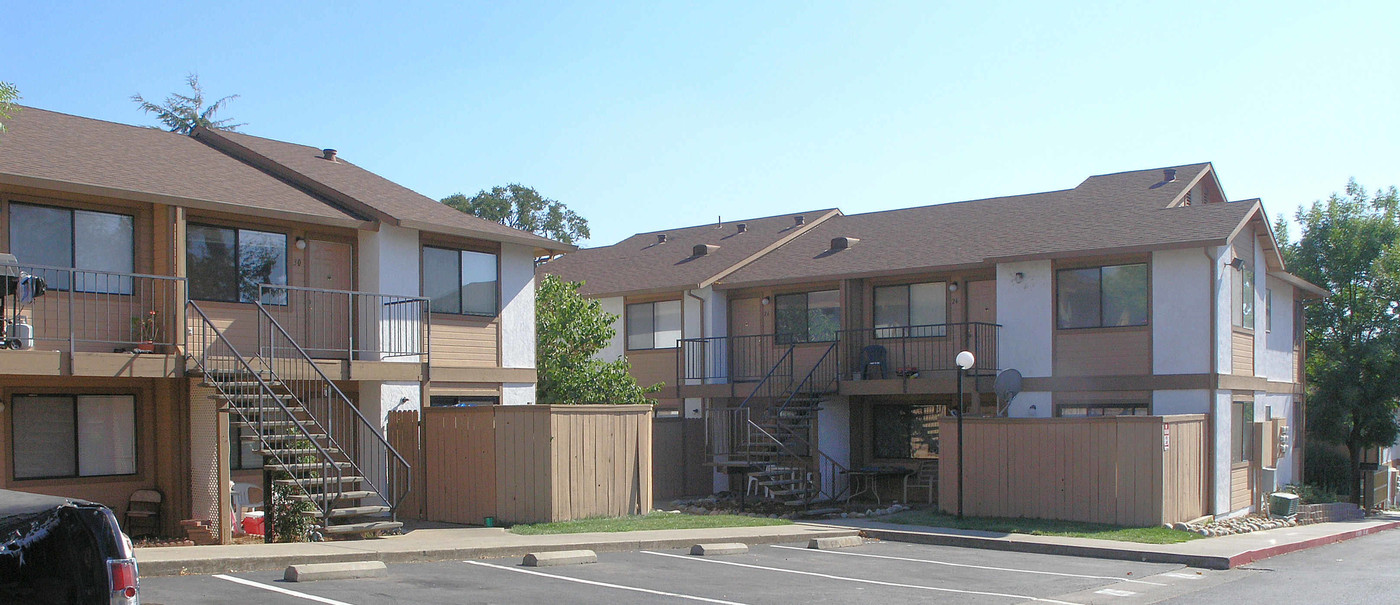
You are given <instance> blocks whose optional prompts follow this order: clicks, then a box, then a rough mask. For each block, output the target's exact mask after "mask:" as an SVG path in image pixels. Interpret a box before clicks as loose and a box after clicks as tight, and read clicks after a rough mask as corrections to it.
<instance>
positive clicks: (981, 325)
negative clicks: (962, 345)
mask: <svg viewBox="0 0 1400 605" xmlns="http://www.w3.org/2000/svg"><path fill="white" fill-rule="evenodd" d="M967 321H968V324H969V325H968V327H967V348H968V349H970V350H971V351H972V353H973V354H974V355H976V356H977V365H976V366H975V367H976V368H977V369H978V370H980V371H989V370H995V369H997V340H996V337H997V334H996V328H994V327H992V326H991V325H987V324H995V323H996V322H997V282H996V280H992V279H985V280H980V281H970V282H967Z"/></svg>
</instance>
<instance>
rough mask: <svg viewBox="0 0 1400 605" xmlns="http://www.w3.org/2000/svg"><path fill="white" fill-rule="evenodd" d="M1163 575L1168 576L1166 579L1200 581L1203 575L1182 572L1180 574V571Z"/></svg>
mask: <svg viewBox="0 0 1400 605" xmlns="http://www.w3.org/2000/svg"><path fill="white" fill-rule="evenodd" d="M1162 575H1164V576H1166V577H1168V578H1176V579H1178V580H1199V579H1201V575H1200V574H1189V573H1181V572H1179V571H1173V572H1169V573H1164V574H1162Z"/></svg>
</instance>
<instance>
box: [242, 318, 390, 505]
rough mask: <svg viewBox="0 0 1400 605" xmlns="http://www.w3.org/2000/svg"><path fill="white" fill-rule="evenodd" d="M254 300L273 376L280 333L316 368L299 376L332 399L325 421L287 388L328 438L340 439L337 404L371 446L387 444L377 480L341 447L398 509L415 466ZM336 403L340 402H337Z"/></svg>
mask: <svg viewBox="0 0 1400 605" xmlns="http://www.w3.org/2000/svg"><path fill="white" fill-rule="evenodd" d="M254 302H255V304H256V305H257V307H258V312H259V320H260V321H266V322H267V323H268V341H267V342H266V343H264V342H263V341H262V332H263V331H262V330H261V329H259V330H258V351H259V354H262V353H263V352H264V345H266V347H265V352H266V354H267V365H268V371H269V372H270V373H271V374H272V375H273V376H274V377H279V379H280V374H278V372H277V370H276V363H277V355H276V353H277V349H278V347H277V346H276V345H275V344H274V343H273V337H274V336H277V335H280V336H281V337H282V338H283V339H285V340H286V342H287V344H288V345H290V347H285V348H290V349H291V350H294V351H295V352H296V356H295V358H293V359H292V360H291V361H292V362H294V363H302V364H304V365H303V366H301V367H308V368H310V369H311V370H312V372H314V378H303V377H298V378H300V379H301V380H308V379H309V380H311V381H312V382H314V383H316V384H315V385H313V387H320V388H321V389H322V390H323V391H324V392H325V393H326V395H325V396H326V397H327V398H329V399H331V401H330V402H329V403H330V405H328V406H327V416H328V418H327V419H326V420H325V421H322V419H321V418H319V417H317V415H316V413H315V410H314V408H313V407H312V406H311V405H308V403H309V402H307V401H305V399H306V398H304V397H302V396H300V395H298V394H297V392H296V390H295V389H291V388H289V389H288V391H289V392H290V393H291V394H292V397H293V398H295V399H296V400H297V401H298V402H299V403H301V404H302V407H303V408H305V409H306V410H307V413H308V414H309V415H310V416H311V417H312V418H313V419H314V420H315V421H316V422H317V423H318V424H320V425H321V426H322V427H323V428H324V429H325V430H326V436H327V439H328V440H330V441H331V442H332V443H336V442H337V440H336V439H335V438H334V433H333V431H334V430H335V429H336V428H338V427H339V426H340V425H339V424H337V423H336V420H337V417H336V410H337V408H339V409H343V410H349V413H350V416H349V417H348V419H349V420H350V421H351V422H352V423H354V422H358V426H360V427H361V428H362V429H365V430H364V431H362V433H368V434H369V435H372V436H373V440H371V441H370V443H369V445H370V447H371V448H372V449H373V448H375V447H376V446H382V447H383V448H384V451H385V452H386V453H387V454H388V456H386V457H385V462H386V465H385V466H386V467H387V468H386V470H387V471H388V472H387V476H386V477H384V481H382V482H377V481H376V478H375V477H373V476H371V475H370V474H369V473H366V472H364V470H363V469H362V468H361V467H360V464H359V462H358V461H357V460H356V458H357V457H358V456H353V455H349V454H348V453H349V452H350V451H351V450H350V449H349V448H348V447H344V446H342V447H341V451H342V452H346V453H347V455H346V456H345V457H346V458H347V459H348V461H349V463H350V465H351V468H353V469H354V470H355V475H356V476H359V477H362V478H363V480H364V482H365V483H366V484H367V485H369V486H370V487H372V488H374V491H375V492H376V493H378V494H379V495H380V497H381V498H383V499H384V501H385V502H386V503H388V504H389V506H391V507H392V508H393V509H394V511H395V512H396V513H397V510H398V507H399V505H400V504H402V503H403V500H404V498H406V497H407V496H408V490H409V489H410V487H409V486H411V485H412V472H413V469H412V467H411V466H410V465H409V464H408V461H407V460H405V459H404V457H403V456H402V455H401V454H399V452H398V450H396V449H394V446H392V445H390V444H389V441H388V440H387V439H385V438H384V435H383V434H382V433H381V432H380V431H379V430H377V427H376V426H375V425H373V424H370V422H369V420H367V419H366V418H365V417H364V415H363V414H361V413H360V410H359V409H358V408H357V407H355V404H354V403H353V402H351V401H350V398H349V397H347V396H346V395H345V393H344V392H343V391H341V390H340V387H338V386H336V384H335V382H334V381H332V380H331V379H330V378H329V377H328V376H326V373H325V372H323V371H321V368H320V366H318V365H317V364H316V362H315V360H313V359H312V358H311V355H309V354H307V352H306V350H305V349H302V348H301V345H300V344H297V342H296V340H295V339H293V338H292V337H291V335H290V334H288V333H287V331H286V329H284V328H283V327H282V324H280V323H278V321H277V319H276V318H274V317H272V315H271V314H270V313H268V311H267V308H266V307H264V306H263V304H262V302H261V301H254ZM292 367H296V366H289V368H292ZM316 379H319V380H316ZM283 382H284V383H285V381H283ZM308 392H309V391H308ZM335 404H340V405H339V406H335ZM342 419H344V417H342ZM363 440H364V435H363V434H362V435H360V441H361V443H363ZM361 443H357V444H356V445H357V446H359V445H360V444H361ZM370 454H371V456H372V458H371V459H377V458H375V457H373V456H374V454H375V452H370ZM394 462H397V463H398V464H397V465H395V464H394ZM398 466H402V467H403V477H402V481H401V480H400V477H399V473H398V471H399V469H398ZM381 485H386V486H387V487H381ZM399 485H403V486H404V490H403V491H402V493H400V492H399V490H398V486H399ZM323 522H326V523H329V517H326V518H324V519H323Z"/></svg>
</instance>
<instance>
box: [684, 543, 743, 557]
mask: <svg viewBox="0 0 1400 605" xmlns="http://www.w3.org/2000/svg"><path fill="white" fill-rule="evenodd" d="M746 552H749V545H748V544H744V543H743V542H726V543H723V544H696V545H695V546H692V547H690V554H692V555H695V556H697V557H713V556H717V555H742V554H744V553H746Z"/></svg>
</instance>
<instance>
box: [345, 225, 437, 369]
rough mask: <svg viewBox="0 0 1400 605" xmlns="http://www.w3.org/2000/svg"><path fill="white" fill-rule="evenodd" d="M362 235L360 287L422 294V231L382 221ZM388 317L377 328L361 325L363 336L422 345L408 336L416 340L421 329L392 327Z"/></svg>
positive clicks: (404, 345) (407, 359)
mask: <svg viewBox="0 0 1400 605" xmlns="http://www.w3.org/2000/svg"><path fill="white" fill-rule="evenodd" d="M359 237H360V242H359V246H358V248H357V251H356V254H358V255H359V256H358V258H357V259H356V261H357V262H356V265H357V267H358V272H359V273H358V278H357V283H356V289H358V290H360V291H362V292H375V293H380V294H396V295H399V296H419V291H420V290H419V279H418V273H419V247H418V231H416V230H414V229H404V228H402V227H394V226H392V225H380V228H379V230H378V231H360V232H359ZM386 312H387V311H386ZM388 321H390V320H388V319H385V320H382V321H381V323H380V324H378V327H377V328H376V325H373V324H368V323H366V324H363V325H361V326H360V338H361V339H362V340H366V341H370V342H388V341H390V340H394V342H395V343H396V346H397V347H401V348H404V349H413V348H417V347H418V343H417V342H408V341H405V340H404V339H405V338H408V339H412V340H415V341H416V340H417V334H418V332H416V331H415V330H412V329H411V328H409V327H407V326H396V327H391V326H389V325H387V322H388ZM375 329H378V330H379V332H380V333H379V334H378V335H373V331H374V330H375ZM385 361H398V362H404V363H419V362H420V361H421V360H419V359H418V358H416V357H408V356H405V357H390V358H389V359H387V360H385Z"/></svg>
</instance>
